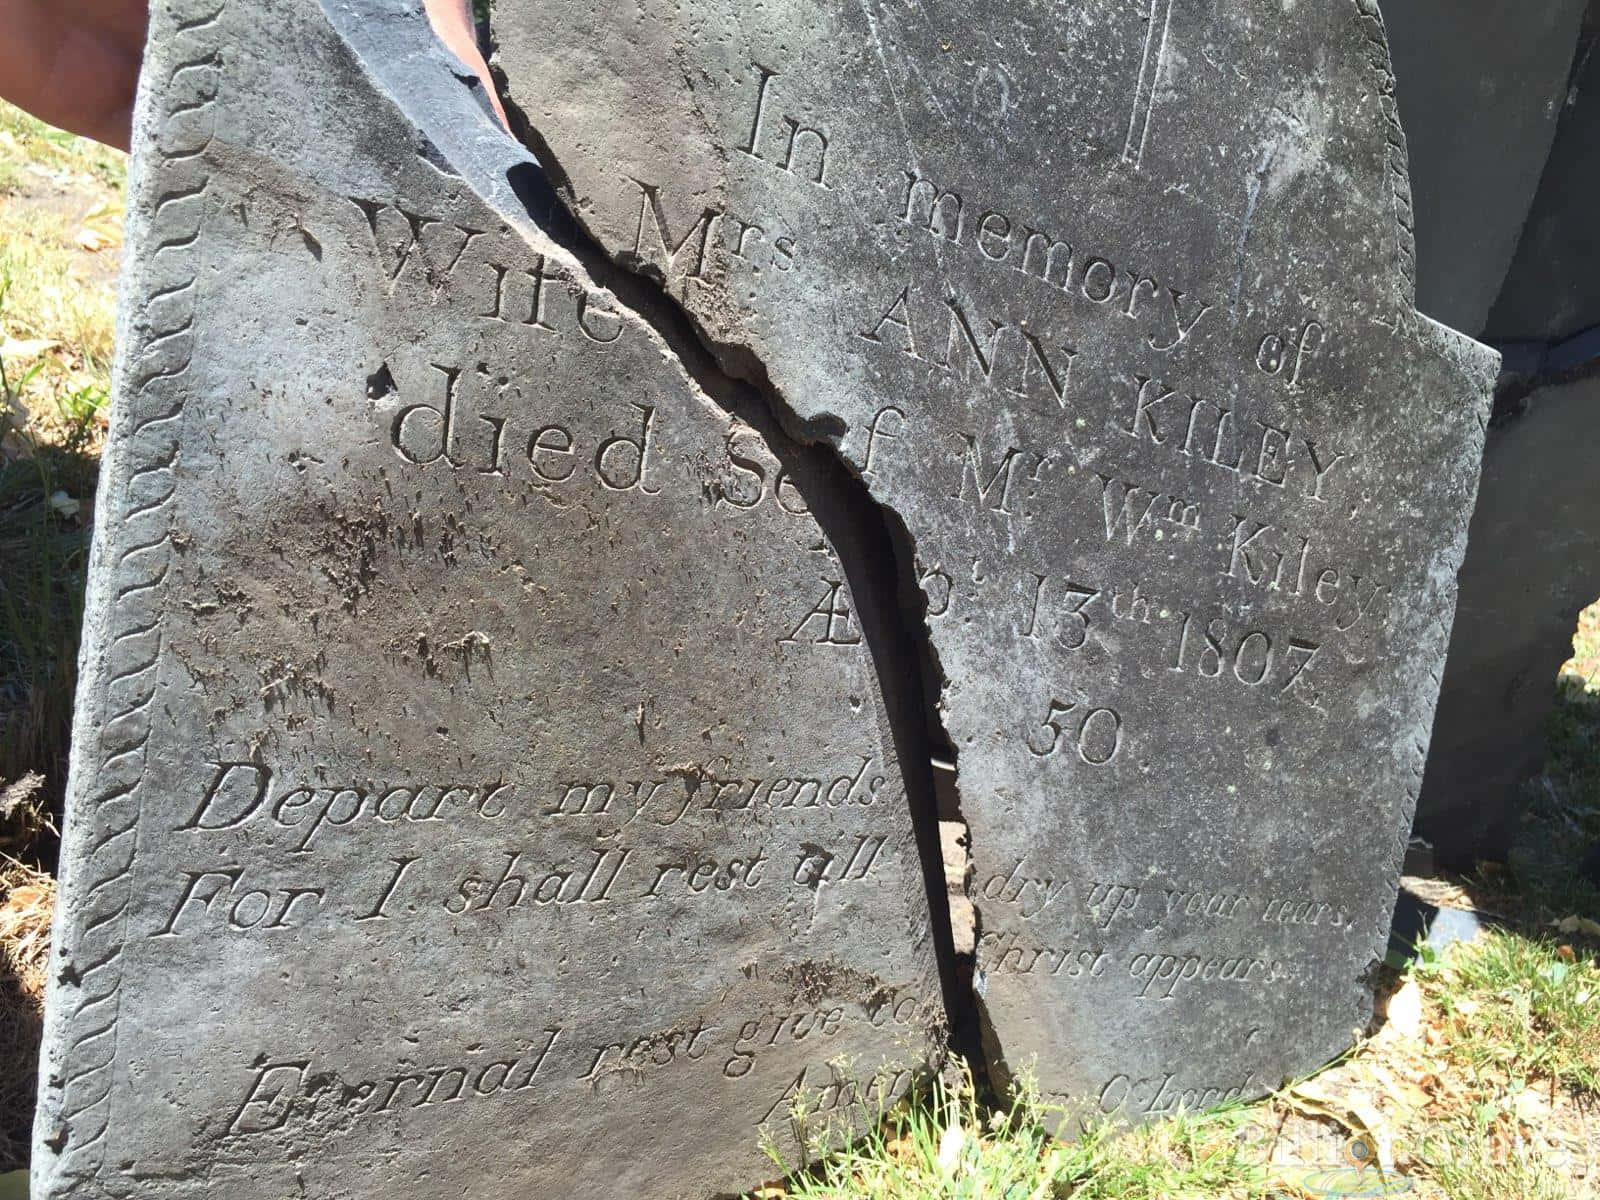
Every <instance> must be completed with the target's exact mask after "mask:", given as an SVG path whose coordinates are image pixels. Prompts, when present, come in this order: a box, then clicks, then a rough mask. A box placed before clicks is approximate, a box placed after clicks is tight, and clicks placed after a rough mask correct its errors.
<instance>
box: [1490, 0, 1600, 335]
mask: <svg viewBox="0 0 1600 1200" xmlns="http://www.w3.org/2000/svg"><path fill="white" fill-rule="evenodd" d="M1597 50H1600V5H1597V4H1594V3H1592V2H1591V4H1590V6H1589V12H1588V13H1587V14H1586V16H1585V17H1584V30H1583V38H1582V42H1581V44H1580V46H1579V49H1578V54H1577V60H1576V62H1575V63H1574V65H1573V70H1572V77H1571V82H1570V85H1569V88H1568V93H1567V103H1566V106H1565V108H1564V110H1563V111H1562V114H1561V123H1560V126H1559V128H1558V130H1557V132H1556V140H1555V144H1554V145H1553V146H1552V147H1551V149H1550V161H1549V162H1548V164H1547V165H1546V166H1545V172H1544V178H1543V179H1542V180H1540V183H1539V191H1538V194H1537V195H1536V196H1535V197H1534V200H1533V208H1532V211H1530V212H1529V214H1528V222H1527V225H1526V226H1525V227H1524V228H1523V231H1522V238H1521V240H1520V241H1518V243H1517V252H1516V257H1515V258H1514V259H1512V262H1511V269H1510V272H1509V273H1508V274H1507V276H1506V281H1505V286H1504V288H1502V289H1501V292H1500V295H1499V297H1498V298H1497V299H1496V300H1495V303H1494V308H1493V309H1492V310H1491V312H1490V313H1489V322H1488V326H1487V330H1488V334H1489V336H1491V337H1493V338H1495V339H1496V340H1498V341H1504V342H1517V341H1527V342H1558V341H1561V340H1562V339H1563V338H1567V337H1570V336H1572V335H1573V334H1575V333H1581V332H1582V331H1584V330H1586V329H1591V328H1593V327H1595V326H1597V325H1600V275H1597V274H1596V272H1595V270H1594V265H1593V264H1594V262H1595V260H1596V257H1597V256H1600V226H1597V224H1596V222H1595V219H1594V206H1595V196H1596V195H1597V194H1600V154H1596V153H1595V147H1596V145H1600V53H1596V51H1597Z"/></svg>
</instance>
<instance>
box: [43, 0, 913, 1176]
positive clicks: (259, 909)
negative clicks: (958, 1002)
mask: <svg viewBox="0 0 1600 1200" xmlns="http://www.w3.org/2000/svg"><path fill="white" fill-rule="evenodd" d="M457 74H458V70H457V69H453V68H452V67H451V66H450V65H449V64H448V63H447V62H446V60H445V58H444V55H443V52H442V51H439V50H438V49H436V48H435V47H434V45H433V43H432V39H431V36H430V35H429V34H428V32H427V29H426V26H425V25H424V24H423V22H422V19H421V17H420V15H419V13H417V12H415V11H411V9H410V8H409V7H408V6H404V5H400V4H385V3H378V2H371V3H361V4H336V3H333V2H332V0H329V3H327V4H326V5H319V4H317V3H312V2H310V0H273V2H271V3H266V4H250V3H241V2H240V0H161V2H160V3H157V4H156V5H155V7H154V10H153V13H152V31H151V45H150V53H149V57H148V60H147V64H146V71H145V77H144V83H143V86H142V91H141V96H140V101H139V109H138V115H137V119H136V137H135V149H134V156H133V170H132V179H131V182H130V193H129V202H128V213H129V222H128V248H127V264H128V265H127V271H126V274H125V277H124V282H123V291H122V306H121V314H122V316H121V328H120V338H119V342H120V346H119V361H118V368H117V381H116V396H115V402H114V408H113V419H112V428H111V433H110V439H109V443H108V447H107V452H106V456H105V467H104V475H103V477H102V484H101V489H102V490H101V496H100V502H99V508H98V515H97V527H96V537H95V545H94V559H93V566H92V569H91V573H90V574H91V580H90V590H89V596H88V616H87V621H86V633H85V648H84V658H83V675H82V686H81V692H80V699H79V705H78V719H77V728H76V730H75V739H74V749H73V767H72V782H71V789H70V797H69V809H68V825H67V830H66V836H65V845H64V854H63V893H62V903H61V909H60V917H59V923H58V926H57V942H56V955H55V961H54V965H53V987H52V991H51V994H50V998H49V1015H48V1029H47V1037H46V1046H45V1061H44V1065H43V1076H42V1088H43V1091H42V1100H41V1105H40V1110H39V1114H40V1115H39V1123H38V1138H37V1145H36V1148H35V1158H34V1168H33V1171H34V1195H35V1196H36V1197H39V1198H41V1200H44V1198H56V1197H68V1196H71V1197H86V1198H89V1197H133V1196H137V1197H141V1198H142V1197H154V1198H169V1197H170V1198H174V1200H176V1198H180V1197H196V1198H198V1197H227V1198H228V1200H254V1198H259V1200H284V1198H285V1197H290V1196H315V1197H318V1198H319V1200H339V1198H352V1200H353V1198H362V1200H368V1198H372V1197H400V1196H404V1197H407V1198H408V1200H428V1198H444V1197H455V1198H458V1197H461V1196H471V1197H474V1198H475V1200H478V1198H482V1200H492V1198H496V1197H508V1198H509V1197H517V1198H519V1200H521V1198H526V1197H535V1196H555V1195H560V1196H563V1197H592V1198H595V1200H600V1198H606V1200H609V1198H612V1197H616V1196H620V1195H641V1196H644V1195H648V1196H662V1197H703V1196H707V1195H709V1194H712V1193H728V1192H733V1191H737V1190H742V1189H743V1188H745V1187H747V1186H750V1185H752V1184H754V1183H756V1182H758V1181H759V1180H760V1179H762V1178H763V1177H765V1176H767V1175H769V1174H771V1173H772V1172H773V1170H774V1168H773V1167H772V1166H771V1164H770V1163H768V1162H767V1161H766V1159H765V1158H764V1156H763V1154H762V1152H761V1149H760V1140H761V1132H760V1127H762V1126H763V1125H766V1126H769V1127H770V1128H771V1131H772V1134H773V1136H774V1137H776V1139H777V1141H778V1143H779V1145H780V1146H781V1147H783V1148H784V1149H785V1151H786V1152H787V1153H789V1154H791V1155H793V1154H794V1153H795V1142H794V1137H793V1133H792V1131H791V1129H790V1126H789V1121H788V1118H789V1114H790V1108H791V1105H792V1103H793V1102H794V1101H795V1100H797V1099H803V1100H804V1102H805V1103H806V1104H807V1105H808V1106H809V1107H810V1108H811V1109H812V1110H813V1111H814V1112H815V1111H818V1110H820V1111H821V1119H822V1120H829V1119H831V1120H833V1121H835V1122H839V1123H849V1122H855V1123H858V1124H859V1122H860V1121H861V1120H863V1119H864V1118H867V1117H871V1116H874V1115H875V1114H876V1112H877V1110H878V1106H879V1105H880V1104H883V1103H887V1102H889V1101H890V1100H892V1099H893V1098H894V1097H895V1096H896V1095H897V1094H898V1093H899V1092H900V1091H902V1090H903V1089H904V1088H905V1086H906V1085H907V1082H908V1080H909V1078H910V1076H911V1073H912V1072H913V1071H914V1070H916V1069H918V1068H919V1067H922V1066H925V1065H930V1064H931V1063H932V1062H933V1059H934V1056H936V1054H937V1051H938V1048H939V1042H940V1040H941V1028H942V1024H943V1008H942V1002H941V999H940V984H939V978H938V973H937V970H936V968H935V955H934V949H933V941H932V938H931V936H930V923H929V920H928V904H927V893H926V888H925V883H924V880H925V874H924V868H923V861H922V859H923V853H924V852H923V851H922V850H921V849H920V848H919V843H918V839H917V836H916V832H915V830H914V828H913V824H912V821H911V818H910V815H909V808H908V803H907V795H906V791H907V789H906V784H905V781H904V779H903V778H902V772H901V769H900V766H899V761H900V757H901V755H900V751H899V750H898V748H897V745H896V739H895V736H894V732H893V729H892V728H891V719H892V718H893V713H892V711H891V709H892V705H893V704H894V703H897V702H896V701H895V700H894V699H893V697H892V696H891V697H886V696H885V694H884V693H883V692H882V690H881V689H880V687H879V684H878V682H877V678H878V672H877V668H876V666H875V663H874V654H875V653H876V652H877V647H876V645H875V644H874V641H873V639H874V630H875V629H876V628H878V627H880V626H882V625H883V624H884V622H883V618H882V615H881V614H879V613H877V612H876V611H875V610H874V608H873V604H874V599H873V596H872V595H870V594H867V595H862V596H860V597H857V596H856V595H855V594H854V593H855V592H856V591H857V590H858V589H857V586H856V580H857V579H858V578H863V577H870V574H871V570H872V569H873V564H872V563H871V562H869V561H865V560H866V559H867V558H869V557H870V547H868V546H866V545H865V544H864V543H863V542H862V541H861V539H860V537H858V536H856V535H855V534H854V533H852V532H851V530H852V526H851V520H852V517H851V514H850V513H849V512H847V511H843V506H842V504H841V502H840V501H839V500H838V498H837V492H838V489H837V488H836V487H835V486H834V484H835V480H834V478H833V476H834V475H836V474H837V468H836V466H834V465H833V464H832V463H831V462H830V461H829V460H828V459H827V458H826V457H825V456H822V455H818V454H816V453H814V452H809V451H804V450H802V449H800V448H798V447H797V446H796V445H795V444H794V443H793V442H791V441H790V440H789V439H788V438H786V437H785V436H784V435H783V434H782V433H781V432H779V431H778V430H776V429H775V428H774V427H773V426H772V423H771V421H770V420H769V419H768V418H767V416H766V415H765V414H764V413H763V412H762V411H761V410H760V408H759V406H756V407H751V406H749V405H747V404H745V403H744V401H743V400H741V399H740V397H739V395H738V394H737V393H736V392H735V391H732V390H730V389H729V388H728V387H726V386H725V381H722V382H718V381H717V380H715V379H712V378H707V379H704V380H698V381H697V380H696V379H695V378H692V377H691V375H690V374H689V372H688V371H687V370H686V368H685V365H684V362H683V361H681V359H680V355H679V353H678V351H677V350H676V349H675V348H674V346H673V345H672V344H671V338H670V336H666V335H664V334H663V333H662V332H659V331H657V330H656V329H654V328H653V327H652V326H651V325H650V324H649V323H648V322H647V321H646V320H644V319H643V318H642V317H641V316H640V315H639V314H638V313H636V312H635V311H632V310H631V309H630V308H629V306H628V304H627V303H626V301H625V299H624V298H623V297H622V296H621V295H619V294H614V293H613V292H612V291H610V290H608V289H607V288H606V287H604V286H602V285H601V283H600V282H599V281H598V280H597V279H595V278H594V277H593V276H591V274H590V273H589V272H588V271H587V270H586V268H585V267H584V265H583V263H582V262H581V261H579V260H578V259H577V258H575V257H573V255H572V254H571V253H569V252H568V251H567V250H564V249H563V248H562V246H561V245H559V244H558V243H557V241H556V240H555V239H554V237H553V236H552V235H551V234H550V233H548V232H547V231H546V230H545V229H543V228H541V226H540V224H539V222H538V221H537V220H536V219H535V218H533V217H530V216H529V215H528V213H527V210H526V209H525V208H524V206H523V205H522V203H521V202H520V201H519V199H518V196H517V195H516V194H515V191H520V192H521V193H522V194H523V195H525V196H532V195H536V194H537V190H538V176H537V171H536V169H535V168H533V166H532V165H531V164H530V162H529V160H528V159H527V156H526V153H525V152H524V151H522V149H521V148H520V147H519V146H517V145H516V144H515V143H514V142H512V141H511V139H509V138H507V137H506V136H505V135H504V134H503V133H502V132H501V131H499V130H498V128H497V127H495V126H494V125H493V124H492V123H491V122H490V120H489V119H488V118H487V117H486V116H485V115H484V114H483V112H482V111H481V109H480V108H479V106H478V105H477V103H476V102H475V100H474V99H473V97H472V95H471V94H470V93H469V91H468V89H467V88H465V87H464V86H463V85H462V83H461V81H460V80H459V79H458V78H457ZM514 189H515V191H514ZM599 265H600V266H603V267H604V268H605V270H607V271H610V272H611V273H612V274H619V273H618V272H616V271H615V268H612V267H610V266H609V265H608V264H605V263H604V262H603V260H601V262H600V264H599ZM623 279H624V281H625V282H626V283H629V284H633V283H634V281H633V280H632V279H630V278H627V277H626V276H624V277H623ZM808 506H809V507H810V508H811V509H813V510H814V511H813V512H808V511H807V509H808ZM808 610H811V611H809V612H808ZM929 835H930V838H931V840H930V842H929V844H928V848H927V851H926V853H927V855H928V857H929V859H930V861H931V862H932V863H934V864H935V869H937V863H938V861H939V860H938V843H937V832H936V830H934V829H932V828H931V826H930V829H929ZM802 1094H803V1095H802Z"/></svg>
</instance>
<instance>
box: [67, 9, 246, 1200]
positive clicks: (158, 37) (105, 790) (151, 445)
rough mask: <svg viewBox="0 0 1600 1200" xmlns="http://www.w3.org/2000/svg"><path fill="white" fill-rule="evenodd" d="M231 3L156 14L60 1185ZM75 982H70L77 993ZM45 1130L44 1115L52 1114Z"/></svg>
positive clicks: (71, 1133) (87, 1042)
mask: <svg viewBox="0 0 1600 1200" xmlns="http://www.w3.org/2000/svg"><path fill="white" fill-rule="evenodd" d="M225 6H226V0H169V2H168V3H165V4H158V5H156V6H155V8H154V10H153V11H152V13H151V30H152V34H151V61H150V62H149V63H148V65H147V68H146V69H147V71H154V72H156V74H155V75H154V76H153V77H152V78H150V79H148V80H147V81H146V83H145V85H144V86H145V87H146V89H147V90H148V97H147V100H146V103H147V105H148V106H149V110H150V115H149V122H150V124H149V128H150V129H151V130H152V131H153V133H152V135H151V136H149V137H148V138H146V139H145V140H144V141H143V144H142V145H140V146H138V147H137V148H136V153H139V154H142V155H143V156H145V161H144V163H143V167H144V171H145V174H144V177H143V179H142V180H140V185H139V187H138V190H137V194H136V195H134V196H133V197H131V201H132V203H133V204H134V205H135V206H138V207H139V208H142V210H143V213H142V224H143V230H142V235H141V233H139V232H135V233H134V234H133V236H132V237H131V238H130V245H129V253H130V254H131V255H135V256H136V257H137V261H136V262H135V263H134V264H133V265H132V267H131V270H132V271H133V272H135V278H137V279H139V281H140V284H139V286H140V290H141V291H142V293H143V294H141V295H137V296H135V295H132V294H125V295H124V296H123V298H122V301H123V304H124V305H128V306H131V313H130V314H129V315H128V317H127V318H126V319H125V325H124V328H123V330H122V331H121V332H122V335H123V336H124V338H125V339H126V344H125V346H124V348H123V349H122V352H121V354H120V355H119V361H118V376H119V377H118V408H119V409H120V412H118V414H117V415H118V420H117V425H119V426H120V428H115V429H114V430H113V434H112V442H111V445H110V447H109V448H108V453H107V455H106V458H107V466H108V467H109V468H110V470H108V472H107V474H108V476H109V478H108V479H107V481H106V482H107V484H108V485H109V486H108V487H107V488H106V493H105V495H104V497H103V499H102V507H103V509H104V517H103V519H104V520H106V521H107V522H114V524H112V525H110V526H109V528H110V530H111V533H110V535H109V536H103V545H102V547H101V550H100V555H99V561H98V564H97V567H98V570H100V571H102V572H105V574H106V576H107V577H108V578H109V580H110V583H109V586H108V587H107V588H106V589H105V593H104V594H103V595H102V596H101V597H100V609H101V611H100V613H98V614H95V615H97V616H98V617H99V621H98V633H97V634H93V633H92V634H91V637H92V638H93V639H94V641H93V643H92V645H91V648H90V650H89V653H90V654H91V655H93V656H94V659H97V660H98V661H97V662H96V661H93V660H86V670H85V673H84V678H85V682H86V684H87V686H89V687H91V688H93V689H94V692H95V694H93V695H91V696H89V697H86V698H85V700H86V702H87V703H88V704H89V705H91V706H92V707H91V711H92V712H93V713H95V714H98V716H99V719H98V721H97V722H96V726H95V727H91V728H88V729H84V728H82V727H80V729H79V730H78V732H77V736H76V744H75V747H74V763H73V768H74V772H75V775H76V776H77V777H76V778H75V779H74V781H73V795H72V804H71V810H70V811H71V820H72V822H73V823H74V825H76V827H77V828H76V830H75V831H74V832H73V834H72V838H71V840H70V843H69V844H70V863H69V867H68V869H69V871H70V875H69V877H68V879H67V891H66V894H65V901H66V903H67V904H68V905H70V909H69V919H67V920H64V921H63V922H62V923H61V926H60V931H61V932H60V936H61V938H62V940H63V945H62V946H61V947H60V948H59V949H58V951H57V963H58V968H59V969H58V972H57V975H58V978H57V988H58V991H57V997H56V999H57V1002H58V1003H61V1004H63V1006H64V1008H65V1009H66V1011H65V1014H64V1018H63V1019H62V1020H61V1021H60V1023H59V1036H58V1038H57V1041H56V1044H55V1045H54V1046H52V1047H51V1048H50V1051H48V1052H50V1053H51V1066H52V1068H53V1072H52V1076H51V1078H50V1079H49V1081H48V1087H47V1092H53V1093H54V1095H53V1096H50V1097H49V1099H50V1100H51V1101H53V1103H48V1104H47V1105H46V1111H47V1113H48V1122H49V1124H48V1125H45V1126H44V1128H45V1130H46V1131H47V1132H46V1137H45V1142H46V1145H48V1146H49V1147H50V1148H51V1149H52V1150H54V1151H55V1152H56V1154H57V1155H58V1158H57V1161H56V1163H55V1164H54V1167H55V1170H54V1177H55V1182H56V1185H57V1189H56V1194H70V1193H71V1192H74V1191H76V1190H77V1189H78V1188H79V1187H81V1186H83V1185H84V1184H85V1183H87V1182H88V1181H89V1180H91V1179H93V1178H94V1177H95V1176H96V1175H98V1174H99V1172H100V1169H101V1166H102V1164H103V1161H104V1155H105V1141H106V1134H107V1130H108V1129H109V1127H110V1123H111V1114H112V1092H113V1085H114V1076H115V1069H116V1058H117V1018H118V1011H119V1008H120V987H121V982H122V962H121V959H122V954H123V941H124V938H125V933H126V931H125V924H126V913H127V908H128V903H129V899H130V896H131V891H132V884H133V870H134V862H135V857H136V854H137V850H138V825H139V813H140V807H141V800H142V794H141V793H142V786H143V783H144V775H145V766H146V757H147V754H148V749H149V744H150V736H151V715H152V709H153V708H154V707H155V697H156V691H157V687H158V683H157V676H158V672H159V664H160V660H161V651H162V645H163V633H164V631H163V603H164V594H165V591H166V589H165V586H164V585H165V582H166V579H167V575H168V572H169V570H170V568H171V563H172V555H173V553H174V550H173V541H172V535H173V516H172V512H171V506H172V501H173V497H174V495H175V494H176V492H177V487H178V474H177V472H178V460H179V454H180V433H181V426H182V421H181V418H182V415H183V408H184V403H185V400H186V396H187V383H186V381H185V379H184V375H185V373H186V372H187V371H188V369H189V365H190V362H191V360H192V357H193V353H194V329H195V311H196V299H197V293H198V291H199V288H198V286H197V268H196V261H195V256H194V253H193V251H194V248H195V246H196V243H197V242H198V241H199V240H200V234H201V225H202V222H203V220H204V213H205V207H206V193H207V191H208V189H209V188H210V185H211V180H210V176H209V173H208V172H209V166H208V162H207V158H208V152H209V150H210V148H211V143H212V140H213V138H214V136H215V118H216V112H215V107H216V99H217V93H218V88H219V86H220V82H221V61H222V60H221V45H222V43H221V39H220V38H219V36H218V29H217V25H218V22H219V21H220V19H221V17H222V12H223V9H224V8H225ZM68 989H71V990H68ZM41 1124H42V1125H44V1123H43V1122H41Z"/></svg>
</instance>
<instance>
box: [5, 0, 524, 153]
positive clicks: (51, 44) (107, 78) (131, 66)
mask: <svg viewBox="0 0 1600 1200" xmlns="http://www.w3.org/2000/svg"><path fill="white" fill-rule="evenodd" d="M424 3H425V5H426V8H427V11H428V19H429V21H430V22H431V23H432V25H433V29H434V33H435V34H437V35H438V38H439V40H440V41H441V42H443V43H444V45H445V46H446V47H447V48H448V49H449V50H450V52H451V53H453V54H454V55H455V56H456V57H457V58H458V59H460V60H461V62H462V64H463V65H465V66H466V67H467V68H468V69H469V70H471V71H473V72H474V73H475V74H476V75H477V76H478V79H479V80H480V81H481V82H482V84H483V88H484V91H485V92H486V93H487V95H488V96H489V99H490V102H491V103H492V104H493V105H494V110H495V113H496V114H497V115H498V116H499V118H500V123H501V124H502V125H504V124H506V114H505V110H504V109H503V108H501V106H500V97H499V94H498V93H497V92H496V91H495V87H494V81H493V80H492V79H491V78H490V76H489V67H488V64H487V63H485V62H484V61H483V55H482V54H481V53H480V52H479V50H478V43H477V37H476V34H475V31H474V29H473V22H472V13H471V9H470V5H469V0H424ZM145 18H146V8H145V0H0V96H4V97H5V98H6V99H7V100H10V101H11V102H12V103H13V104H15V105H17V106H18V107H19V108H25V109H27V110H28V111H29V112H31V113H33V114H34V115H35V116H36V117H38V118H39V119H40V120H42V121H48V122H49V123H50V124H52V125H57V126H59V127H61V128H62V129H68V130H71V131H72V132H73V133H81V134H83V135H84V136H86V137H92V138H94V139H95V140H97V141H101V142H105V143H107V144H108V145H112V146H118V147H120V148H121V149H123V150H126V149H127V148H128V141H129V137H130V136H131V134H132V132H133V96H134V90H135V88H136V87H137V85H138V82H139V63H140V61H141V59H142V58H143V56H144V38H145Z"/></svg>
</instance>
